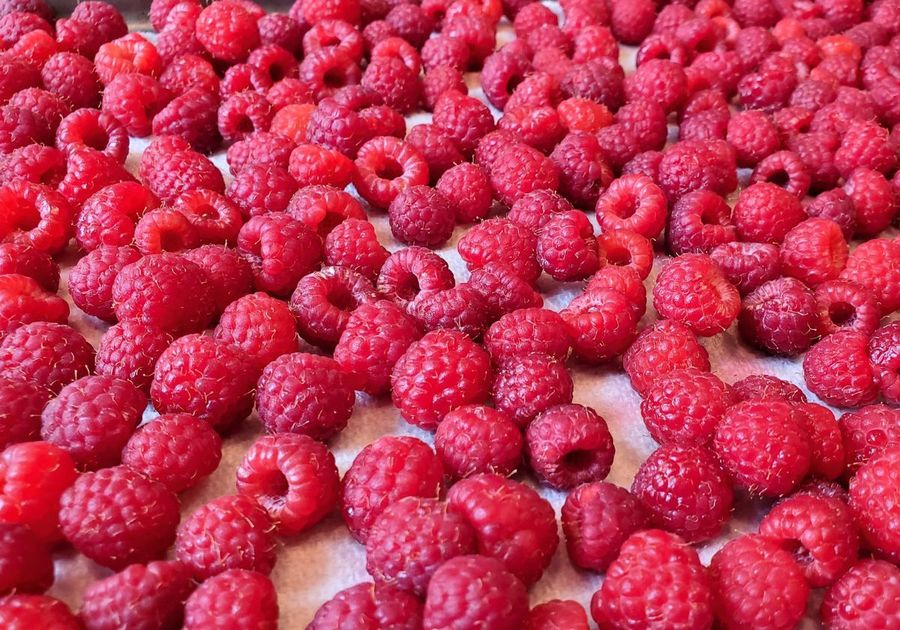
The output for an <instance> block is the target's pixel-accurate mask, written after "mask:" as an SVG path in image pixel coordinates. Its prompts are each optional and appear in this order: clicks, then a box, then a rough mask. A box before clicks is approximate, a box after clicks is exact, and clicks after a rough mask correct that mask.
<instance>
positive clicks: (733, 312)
mask: <svg viewBox="0 0 900 630" xmlns="http://www.w3.org/2000/svg"><path fill="white" fill-rule="evenodd" d="M653 306H654V307H655V308H656V310H657V311H658V312H659V314H660V315H662V316H663V317H667V318H671V319H673V320H675V321H679V322H681V323H683V324H685V325H686V326H688V327H689V328H690V329H691V330H693V331H694V332H695V333H697V334H699V335H703V336H707V337H708V336H712V335H715V334H716V333H719V332H721V331H723V330H725V329H727V328H728V327H729V326H730V325H731V323H732V322H733V321H734V320H735V318H736V317H737V314H738V311H739V310H740V295H739V294H738V291H737V289H736V288H735V287H734V286H733V285H731V284H730V283H729V282H728V281H727V280H726V279H725V277H724V275H723V274H722V272H721V271H720V270H719V268H718V266H717V265H716V264H715V263H714V262H713V260H712V259H711V258H710V257H709V256H706V255H704V254H685V255H684V256H680V257H678V258H676V259H675V260H673V261H671V262H669V263H668V264H667V265H666V266H665V267H664V268H663V270H662V272H660V274H659V277H658V278H657V282H656V286H655V287H654V288H653Z"/></svg>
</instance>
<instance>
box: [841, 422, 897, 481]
mask: <svg viewBox="0 0 900 630" xmlns="http://www.w3.org/2000/svg"><path fill="white" fill-rule="evenodd" d="M840 430H841V435H842V436H843V445H844V450H845V451H846V456H847V472H848V473H849V474H850V475H853V474H854V473H855V472H856V471H857V470H858V469H859V467H860V466H862V465H863V464H865V463H866V462H867V461H869V460H870V459H872V458H873V457H875V456H877V455H879V454H880V453H881V452H882V451H883V450H884V449H885V448H887V447H889V446H892V445H894V444H898V443H900V410H897V409H895V408H893V407H888V406H887V405H867V406H865V407H863V408H861V409H859V410H857V411H854V412H852V413H845V414H844V415H842V416H841V420H840Z"/></svg>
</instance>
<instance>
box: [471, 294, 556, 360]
mask: <svg viewBox="0 0 900 630" xmlns="http://www.w3.org/2000/svg"><path fill="white" fill-rule="evenodd" d="M571 345H572V340H571V338H570V336H569V333H568V331H567V330H566V327H565V323H564V321H563V320H562V318H560V316H559V314H558V313H556V312H555V311H551V310H549V309H544V308H525V309H518V310H516V311H513V312H511V313H507V314H506V315H504V316H503V317H501V318H500V319H498V320H497V321H496V322H494V323H493V324H491V326H490V327H489V328H488V329H487V332H485V334H484V347H485V349H486V350H487V351H488V352H489V353H490V354H491V359H492V360H493V361H494V363H495V364H497V365H503V364H505V363H507V362H509V361H513V360H515V359H516V358H517V357H520V356H526V355H529V354H532V353H539V354H544V355H547V356H550V357H553V358H556V359H559V360H564V359H566V357H567V356H568V354H569V350H570V348H571Z"/></svg>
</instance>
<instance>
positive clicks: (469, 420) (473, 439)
mask: <svg viewBox="0 0 900 630" xmlns="http://www.w3.org/2000/svg"><path fill="white" fill-rule="evenodd" d="M523 447H524V441H523V439H522V433H521V430H520V429H519V427H518V426H517V425H516V423H515V422H513V421H512V419H511V418H510V417H509V416H507V415H506V414H504V413H502V412H500V411H497V410H496V409H493V408H491V407H485V406H482V405H464V406H462V407H457V408H456V409H454V410H453V411H451V412H450V413H448V414H447V415H446V416H444V419H443V420H442V421H441V423H440V424H439V425H438V428H437V430H436V431H435V434H434V450H435V451H436V452H437V454H438V457H440V458H441V462H443V464H444V470H445V471H446V472H447V474H448V475H450V476H451V477H453V478H456V479H462V478H464V477H469V476H471V475H476V474H479V473H487V472H490V473H496V474H498V475H503V476H509V475H511V474H512V473H513V472H514V471H515V470H516V469H517V468H518V467H519V465H520V464H521V463H522V448H523Z"/></svg>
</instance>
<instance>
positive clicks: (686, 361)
mask: <svg viewBox="0 0 900 630" xmlns="http://www.w3.org/2000/svg"><path fill="white" fill-rule="evenodd" d="M663 357H665V359H663ZM622 365H623V367H624V368H625V372H626V374H628V378H629V379H630V380H631V385H632V387H634V388H635V389H636V390H637V391H638V393H639V394H641V395H644V394H646V393H647V392H648V391H649V390H650V387H651V385H652V384H653V382H654V381H655V380H656V379H657V378H658V377H660V376H662V375H663V374H668V373H669V372H672V371H673V370H677V369H682V368H696V369H697V370H700V371H701V372H708V371H709V355H708V354H707V352H706V349H705V348H704V347H703V346H701V345H700V344H699V343H698V342H697V337H696V336H695V335H694V333H693V332H691V330H690V329H689V328H688V327H686V326H685V325H683V324H680V323H678V322H675V321H672V320H662V321H659V322H657V323H655V324H654V325H653V326H651V327H649V328H647V329H645V330H644V331H643V332H642V333H641V334H640V335H638V338H637V339H636V340H635V342H634V343H633V344H632V345H631V347H629V348H628V351H627V352H625V354H624V356H623V357H622Z"/></svg>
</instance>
